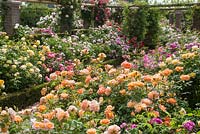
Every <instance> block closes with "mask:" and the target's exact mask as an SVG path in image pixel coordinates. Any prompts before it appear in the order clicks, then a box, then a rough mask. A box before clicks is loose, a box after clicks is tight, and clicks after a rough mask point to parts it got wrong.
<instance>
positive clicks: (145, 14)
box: [123, 6, 160, 49]
mask: <svg viewBox="0 0 200 134" xmlns="http://www.w3.org/2000/svg"><path fill="white" fill-rule="evenodd" d="M159 18H160V17H159V12H158V10H156V9H150V8H148V7H146V6H142V7H139V8H138V9H128V8H125V10H124V20H123V31H124V34H125V35H127V36H128V37H129V39H132V38H133V37H135V38H137V42H141V41H143V42H144V45H145V46H146V47H148V48H151V49H152V48H155V46H156V44H157V41H158V35H159V32H160V31H159V29H160V27H159Z"/></svg>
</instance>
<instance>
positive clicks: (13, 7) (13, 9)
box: [4, 0, 21, 35]
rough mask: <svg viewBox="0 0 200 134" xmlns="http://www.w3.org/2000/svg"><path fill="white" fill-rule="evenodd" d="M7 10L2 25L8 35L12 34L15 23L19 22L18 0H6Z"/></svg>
mask: <svg viewBox="0 0 200 134" xmlns="http://www.w3.org/2000/svg"><path fill="white" fill-rule="evenodd" d="M6 3H7V6H8V10H7V12H6V16H5V22H4V27H5V30H6V32H7V34H8V35H11V34H13V32H14V26H15V24H17V23H19V22H20V9H19V6H20V4H21V2H20V1H12V0H11V1H7V2H6Z"/></svg>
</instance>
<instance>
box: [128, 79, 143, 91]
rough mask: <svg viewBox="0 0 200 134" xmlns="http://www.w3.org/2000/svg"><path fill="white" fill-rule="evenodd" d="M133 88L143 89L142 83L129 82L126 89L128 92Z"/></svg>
mask: <svg viewBox="0 0 200 134" xmlns="http://www.w3.org/2000/svg"><path fill="white" fill-rule="evenodd" d="M135 87H144V83H143V82H140V81H135V82H130V83H129V84H128V89H129V90H132V89H134V88H135Z"/></svg>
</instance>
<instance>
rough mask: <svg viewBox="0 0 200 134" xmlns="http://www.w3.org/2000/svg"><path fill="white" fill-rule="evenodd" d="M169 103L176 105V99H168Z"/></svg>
mask: <svg viewBox="0 0 200 134" xmlns="http://www.w3.org/2000/svg"><path fill="white" fill-rule="evenodd" d="M167 103H170V104H176V99H174V98H169V99H167Z"/></svg>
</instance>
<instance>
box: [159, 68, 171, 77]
mask: <svg viewBox="0 0 200 134" xmlns="http://www.w3.org/2000/svg"><path fill="white" fill-rule="evenodd" d="M172 72H173V71H172V70H171V69H168V68H167V69H165V70H163V71H162V72H161V75H163V76H169V75H170V74H171V73H172Z"/></svg>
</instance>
